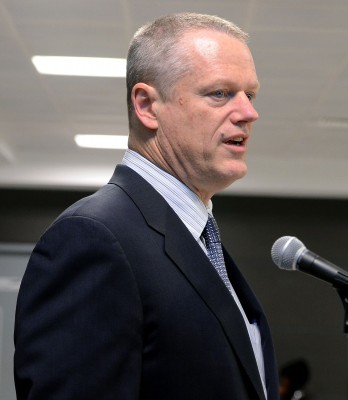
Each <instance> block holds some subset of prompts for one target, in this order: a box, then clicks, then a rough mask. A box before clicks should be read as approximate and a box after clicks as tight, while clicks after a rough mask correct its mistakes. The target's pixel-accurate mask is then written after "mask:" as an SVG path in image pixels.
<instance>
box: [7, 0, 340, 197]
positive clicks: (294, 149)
mask: <svg viewBox="0 0 348 400" xmlns="http://www.w3.org/2000/svg"><path fill="white" fill-rule="evenodd" d="M176 11H195V12H203V13H210V14H216V15H219V16H221V17H225V18H228V19H231V20H232V21H234V22H235V23H237V24H238V25H240V26H241V27H242V28H243V29H244V30H246V31H247V32H249V33H250V36H251V41H250V47H251V50H252V52H253V54H254V58H255V62H256V66H257V69H258V75H259V79H260V81H261V87H262V90H261V92H260V95H259V96H258V99H257V101H256V108H257V109H258V111H259V113H260V115H261V118H260V120H259V121H258V122H257V123H256V125H255V128H254V136H253V139H252V141H251V145H250V150H249V157H248V162H249V172H248V175H247V177H246V178H244V179H243V180H241V181H239V182H237V183H236V184H234V185H232V187H231V189H229V190H231V191H232V192H234V193H240V194H259V195H294V196H297V195H301V196H316V197H339V198H348V113H347V111H348V95H347V94H348V1H347V0H330V1H327V0H325V1H324V0H215V1H211V0H176V1H172V0H147V1H144V0H128V1H127V0H98V1H97V0H59V1H57V0H0V187H34V188H37V187H40V188H42V187H47V188H48V187H49V188H83V189H86V188H93V189H94V188H97V187H98V186H100V185H102V184H104V183H105V182H107V181H108V179H109V177H110V175H111V173H112V172H113V169H114V165H115V164H116V163H117V162H119V161H120V160H121V159H122V155H123V152H122V151H118V150H86V149H81V148H77V147H76V145H75V143H74V139H73V138H74V135H75V134H78V133H79V134H81V133H82V134H92V133H93V134H95V133H98V134H121V135H124V134H127V113H126V104H125V97H126V91H125V81H124V79H116V78H81V77H61V76H44V75H39V74H38V73H37V72H36V70H35V68H34V66H33V65H32V63H31V57H32V56H33V55H37V54H40V55H60V56H95V57H125V56H126V52H127V47H128V43H129V41H130V39H131V36H132V34H133V33H134V31H135V30H136V29H137V28H138V27H139V26H140V25H142V24H143V23H145V22H147V21H149V20H152V19H154V18H155V17H157V16H160V15H163V14H167V13H171V12H176Z"/></svg>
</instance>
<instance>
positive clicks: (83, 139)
mask: <svg viewBox="0 0 348 400" xmlns="http://www.w3.org/2000/svg"><path fill="white" fill-rule="evenodd" d="M75 142H76V144H77V145H78V146H79V147H87V148H93V149H119V150H125V149H127V147H128V135H127V136H121V135H76V136H75Z"/></svg>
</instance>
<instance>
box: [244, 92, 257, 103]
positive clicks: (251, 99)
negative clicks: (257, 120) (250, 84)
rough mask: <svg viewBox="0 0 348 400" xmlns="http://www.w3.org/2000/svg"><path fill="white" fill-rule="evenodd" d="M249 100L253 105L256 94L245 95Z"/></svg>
mask: <svg viewBox="0 0 348 400" xmlns="http://www.w3.org/2000/svg"><path fill="white" fill-rule="evenodd" d="M245 94H246V96H247V98H248V99H249V101H250V103H252V102H253V101H254V100H255V94H254V93H245Z"/></svg>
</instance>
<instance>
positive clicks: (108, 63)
mask: <svg viewBox="0 0 348 400" xmlns="http://www.w3.org/2000/svg"><path fill="white" fill-rule="evenodd" d="M31 60H32V62H33V64H34V66H35V68H36V69H37V71H38V72H39V73H40V74H45V75H70V76H96V77H107V78H124V77H125V76H126V64H127V62H126V59H125V58H95V57H58V56H34V57H32V59H31Z"/></svg>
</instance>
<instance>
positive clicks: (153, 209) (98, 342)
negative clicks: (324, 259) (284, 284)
mask: <svg viewBox="0 0 348 400" xmlns="http://www.w3.org/2000/svg"><path fill="white" fill-rule="evenodd" d="M127 65H128V67H127V68H128V71H127V88H128V107H129V125H130V134H129V150H128V151H127V152H126V154H125V157H124V160H123V163H122V165H119V166H117V168H116V171H115V174H114V176H113V177H112V178H111V180H110V182H109V184H108V185H106V186H105V187H103V188H101V189H100V190H99V191H98V192H97V193H96V194H94V195H92V196H90V197H88V198H86V199H83V200H81V201H79V202H78V203H76V204H74V205H73V206H71V207H70V208H69V209H68V210H67V211H65V212H64V213H63V214H62V215H61V216H60V217H59V218H58V219H57V220H56V221H55V222H54V223H53V225H52V226H51V227H50V228H49V229H48V230H47V231H46V233H45V234H44V235H43V237H42V238H41V240H40V241H39V243H38V244H37V246H36V248H35V249H34V252H33V254H32V257H31V259H30V261H29V265H28V268H27V271H26V273H25V276H24V278H23V282H22V285H21V290H20V293H19V297H18V305H17V314H16V328H15V344H16V353H15V379H16V388H17V396H18V399H19V400H24V399H35V400H54V399H60V400H68V399H74V400H80V399H81V400H89V399H93V400H95V399H98V400H107V399H113V400H115V399H120V400H128V399H129V400H133V399H139V400H143V399H149V400H150V399H151V400H172V399H173V400H174V399H175V400H189V399H190V400H193V399H199V400H208V399H210V400H213V399H214V400H217V399H218V400H239V399H240V400H242V399H243V400H245V399H263V400H264V399H265V398H268V399H269V400H274V399H277V398H278V382H277V370H276V366H275V361H274V355H273V348H272V342H271V337H270V333H269V329H268V326H267V322H266V319H265V317H264V314H263V311H262V309H261V306H260V305H259V303H258V301H257V300H256V298H255V296H254V294H253V293H252V291H251V289H250V288H249V287H248V285H247V283H246V281H245V280H244V279H243V277H242V275H241V274H240V272H239V271H238V269H237V267H236V266H235V264H234V263H233V261H232V259H231V258H230V256H229V255H228V254H227V253H226V252H225V251H224V255H223V256H224V260H222V264H224V265H222V264H221V257H220V259H219V264H218V265H215V259H214V258H210V257H213V256H214V255H216V254H217V253H218V250H216V251H215V249H216V248H217V246H220V245H219V244H216V243H213V244H211V243H210V239H211V235H215V233H216V231H214V232H213V231H212V230H211V228H209V231H208V228H205V225H206V223H207V221H212V219H211V217H209V215H211V208H212V206H211V197H212V196H213V195H214V194H215V193H216V192H217V191H220V190H222V189H223V188H225V187H227V186H228V185H230V184H232V183H233V182H234V181H235V180H237V179H239V178H241V177H243V176H244V174H245V173H246V164H245V153H246V149H247V143H248V140H249V137H250V133H251V127H252V124H253V122H254V121H255V120H256V119H257V118H258V114H257V112H256V111H255V109H254V106H253V100H254V98H255V96H256V93H257V91H258V87H259V83H258V80H257V75H256V72H255V67H254V63H253V59H252V56H251V54H250V51H249V49H248V47H247V45H246V35H245V34H244V33H243V32H242V31H241V30H240V29H239V28H237V27H236V26H234V25H233V24H231V23H229V22H227V21H225V20H222V19H220V18H217V17H211V16H207V15H199V14H190V13H183V14H175V15H171V16H167V17H164V18H160V19H158V20H156V21H155V22H153V23H152V24H149V25H146V26H145V27H143V28H141V29H140V30H139V31H138V32H137V33H136V35H135V37H134V38H133V41H132V42H131V45H130V49H129V53H128V64H127ZM208 217H209V218H208ZM207 226H208V224H207ZM206 232H208V234H206ZM211 246H213V247H211ZM208 257H209V258H208ZM210 260H211V261H210ZM212 264H214V266H213V265H212ZM214 267H215V268H216V269H215V268H214ZM226 269H227V273H228V276H227V273H226ZM217 271H218V272H219V273H221V274H222V278H221V277H220V276H219V273H217ZM224 271H225V272H224ZM223 274H224V275H223Z"/></svg>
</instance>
